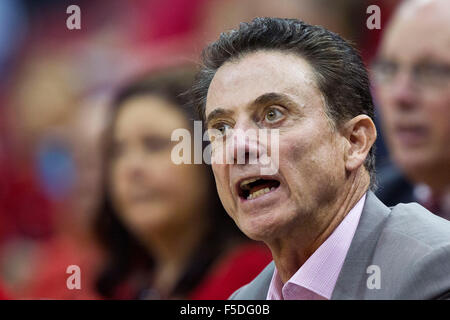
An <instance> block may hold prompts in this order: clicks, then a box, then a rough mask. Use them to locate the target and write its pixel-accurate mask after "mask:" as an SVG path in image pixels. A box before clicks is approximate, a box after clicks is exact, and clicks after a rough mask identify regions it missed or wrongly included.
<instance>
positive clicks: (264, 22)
mask: <svg viewBox="0 0 450 320" xmlns="http://www.w3.org/2000/svg"><path fill="white" fill-rule="evenodd" d="M259 50H278V51H283V52H288V53H294V54H296V55H298V56H300V57H302V58H304V59H306V61H308V62H309V64H310V65H311V66H312V68H313V70H314V76H315V80H316V83H317V85H318V87H319V89H320V91H321V92H322V94H323V96H324V98H325V102H326V108H325V111H326V113H327V115H328V117H329V118H330V119H331V120H332V123H333V124H334V125H337V127H339V126H340V125H341V124H342V123H343V122H344V121H345V120H349V119H351V118H353V117H355V116H357V115H359V114H365V115H368V116H369V117H370V118H372V119H374V116H375V115H374V106H373V101H372V96H371V92H370V84H369V79H368V75H367V70H366V68H365V66H364V63H363V62H362V59H361V57H360V55H359V53H358V52H357V51H356V49H355V48H353V47H352V45H350V44H349V43H347V42H346V41H345V40H344V39H342V38H341V37H340V36H339V35H337V34H335V33H333V32H331V31H328V30H327V29H325V28H323V27H321V26H312V25H309V24H307V23H305V22H303V21H300V20H297V19H281V18H255V19H254V20H253V21H251V22H250V23H241V24H240V26H239V29H236V30H232V31H230V32H227V33H222V34H221V35H220V38H219V39H218V40H217V41H215V42H213V43H211V44H210V45H209V46H207V47H206V48H205V49H204V50H203V53H202V62H203V66H202V67H201V69H200V71H199V72H198V74H197V76H196V80H195V82H194V85H193V87H192V88H191V91H190V94H191V99H192V100H191V104H192V107H193V108H194V109H196V110H197V112H198V114H199V116H200V117H201V118H203V119H204V117H205V104H206V96H207V93H208V89H209V86H210V84H211V81H212V79H213V77H214V75H215V73H216V71H217V70H218V69H219V68H220V67H221V66H222V65H223V64H225V63H226V62H230V61H236V60H238V59H240V58H242V57H243V56H245V55H246V54H248V53H251V52H255V51H259ZM374 153H375V145H374V146H372V148H371V149H370V151H369V154H368V156H367V158H366V161H365V163H364V165H365V167H366V169H367V171H368V172H369V174H370V178H371V187H372V188H374V187H375V154H374Z"/></svg>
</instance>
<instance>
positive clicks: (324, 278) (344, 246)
mask: <svg viewBox="0 0 450 320" xmlns="http://www.w3.org/2000/svg"><path fill="white" fill-rule="evenodd" d="M365 199H366V194H364V195H363V197H362V198H361V199H360V200H359V201H358V202H357V203H356V205H355V206H354V207H353V208H352V209H351V210H350V212H349V213H348V214H347V215H346V216H345V218H344V220H342V222H341V223H340V224H339V225H338V226H337V228H336V229H335V230H334V231H333V233H332V234H331V235H330V236H329V237H328V238H327V240H325V242H324V243H322V245H321V246H320V247H319V248H318V249H317V250H316V251H315V252H314V253H313V254H312V255H311V256H310V257H309V258H308V260H306V262H305V263H304V264H303V265H302V266H301V267H300V269H298V271H297V272H296V273H295V274H294V275H293V276H292V277H291V278H290V279H289V280H288V282H287V283H286V284H284V285H283V283H282V281H281V279H280V277H279V275H278V270H277V268H276V267H275V270H274V273H273V276H272V281H271V283H270V286H269V291H268V293H267V299H268V300H283V299H286V300H292V299H296V300H298V299H300V300H305V299H328V300H329V299H330V298H331V295H332V293H333V290H334V287H335V285H336V281H337V278H338V276H339V273H340V271H341V269H342V265H343V264H344V260H345V257H346V256H347V252H348V249H349V247H350V244H351V242H352V239H353V236H354V234H355V231H356V228H357V226H358V223H359V218H360V217H361V213H362V210H363V207H364V202H365Z"/></svg>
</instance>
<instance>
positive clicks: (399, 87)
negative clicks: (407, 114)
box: [391, 71, 418, 111]
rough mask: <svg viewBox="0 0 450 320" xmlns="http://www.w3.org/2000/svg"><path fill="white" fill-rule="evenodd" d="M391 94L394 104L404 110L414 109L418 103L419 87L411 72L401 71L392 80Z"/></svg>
mask: <svg viewBox="0 0 450 320" xmlns="http://www.w3.org/2000/svg"><path fill="white" fill-rule="evenodd" d="M391 95H392V99H393V102H394V105H395V106H396V107H397V108H399V109H401V110H403V111H407V110H411V109H414V108H415V106H416V105H417V95H418V88H417V87H416V86H415V83H414V79H413V77H412V75H411V73H410V72H406V71H403V72H399V74H398V75H397V77H396V78H395V79H394V81H393V82H392V87H391Z"/></svg>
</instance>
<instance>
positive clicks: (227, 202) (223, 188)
mask: <svg viewBox="0 0 450 320" xmlns="http://www.w3.org/2000/svg"><path fill="white" fill-rule="evenodd" d="M212 169H213V173H214V179H215V182H216V189H217V193H218V195H219V198H220V200H221V202H222V204H223V206H224V208H225V210H226V211H227V212H228V213H230V212H233V210H234V200H233V195H232V192H231V189H230V187H229V181H230V179H229V177H228V170H227V165H220V164H214V165H212Z"/></svg>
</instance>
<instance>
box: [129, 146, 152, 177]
mask: <svg viewBox="0 0 450 320" xmlns="http://www.w3.org/2000/svg"><path fill="white" fill-rule="evenodd" d="M145 163H146V161H145V155H144V154H143V153H142V152H133V153H131V154H129V155H128V157H127V159H126V161H125V164H124V173H125V178H126V179H128V180H129V181H141V180H143V179H144V176H145V174H148V170H146V169H145Z"/></svg>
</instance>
